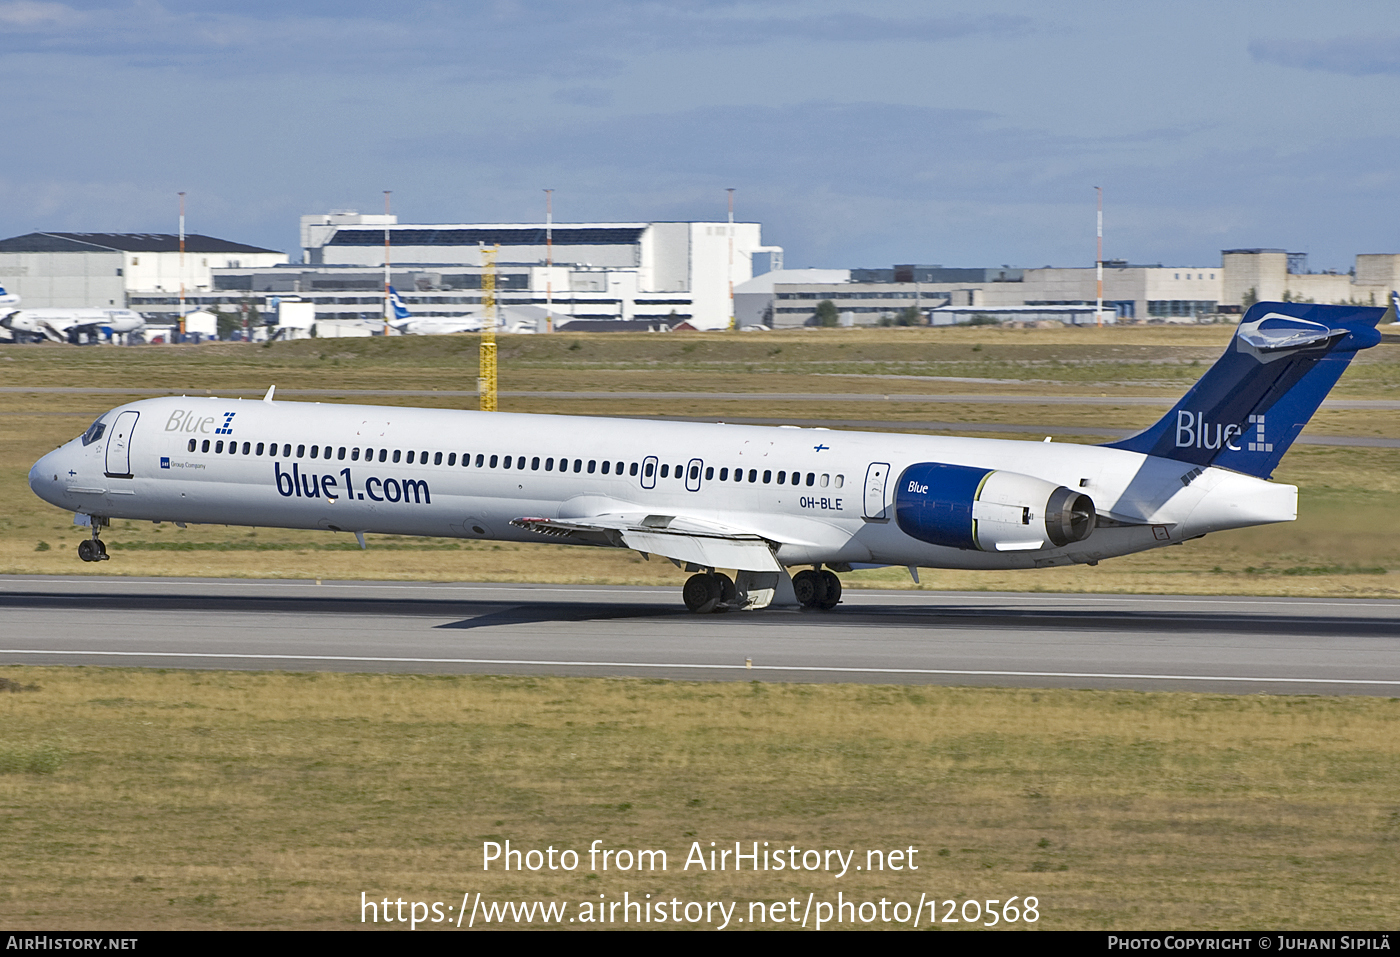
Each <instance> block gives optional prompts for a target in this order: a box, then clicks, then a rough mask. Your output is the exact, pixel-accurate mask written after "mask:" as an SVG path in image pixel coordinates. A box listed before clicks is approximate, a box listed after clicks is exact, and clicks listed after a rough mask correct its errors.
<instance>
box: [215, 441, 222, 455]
mask: <svg viewBox="0 0 1400 957" xmlns="http://www.w3.org/2000/svg"><path fill="white" fill-rule="evenodd" d="M223 450H224V440H223V439H220V440H219V441H217V442H215V443H214V451H215V452H223Z"/></svg>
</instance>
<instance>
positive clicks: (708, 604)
mask: <svg viewBox="0 0 1400 957" xmlns="http://www.w3.org/2000/svg"><path fill="white" fill-rule="evenodd" d="M681 597H682V598H684V599H685V607H686V608H689V609H690V610H691V611H693V612H695V613H696V614H697V615H704V614H708V613H709V612H712V611H714V610H715V606H716V605H718V604H719V599H720V583H719V582H718V581H717V580H716V576H714V575H709V574H705V573H701V574H699V575H691V576H690V578H688V579H687V580H686V583H685V588H684V589H682V591H681Z"/></svg>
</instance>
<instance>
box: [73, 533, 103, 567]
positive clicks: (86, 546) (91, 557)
mask: <svg viewBox="0 0 1400 957" xmlns="http://www.w3.org/2000/svg"><path fill="white" fill-rule="evenodd" d="M78 557H79V558H81V559H82V560H83V561H85V562H95V561H100V559H98V557H97V548H96V546H94V545H93V544H92V539H90V538H85V539H83V540H82V541H81V542H79V543H78Z"/></svg>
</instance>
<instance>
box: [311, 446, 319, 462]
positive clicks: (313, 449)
mask: <svg viewBox="0 0 1400 957" xmlns="http://www.w3.org/2000/svg"><path fill="white" fill-rule="evenodd" d="M320 448H321V447H320V446H319V445H313V446H311V457H312V458H313V459H314V458H315V457H316V453H317V452H318V451H320Z"/></svg>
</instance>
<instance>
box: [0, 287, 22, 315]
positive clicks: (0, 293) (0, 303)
mask: <svg viewBox="0 0 1400 957" xmlns="http://www.w3.org/2000/svg"><path fill="white" fill-rule="evenodd" d="M19 304H20V297H19V294H18V293H13V292H6V291H5V287H4V286H0V318H3V317H4V316H6V315H8V314H9V313H11V312H13V311H14V310H16V309H18V308H19Z"/></svg>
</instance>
